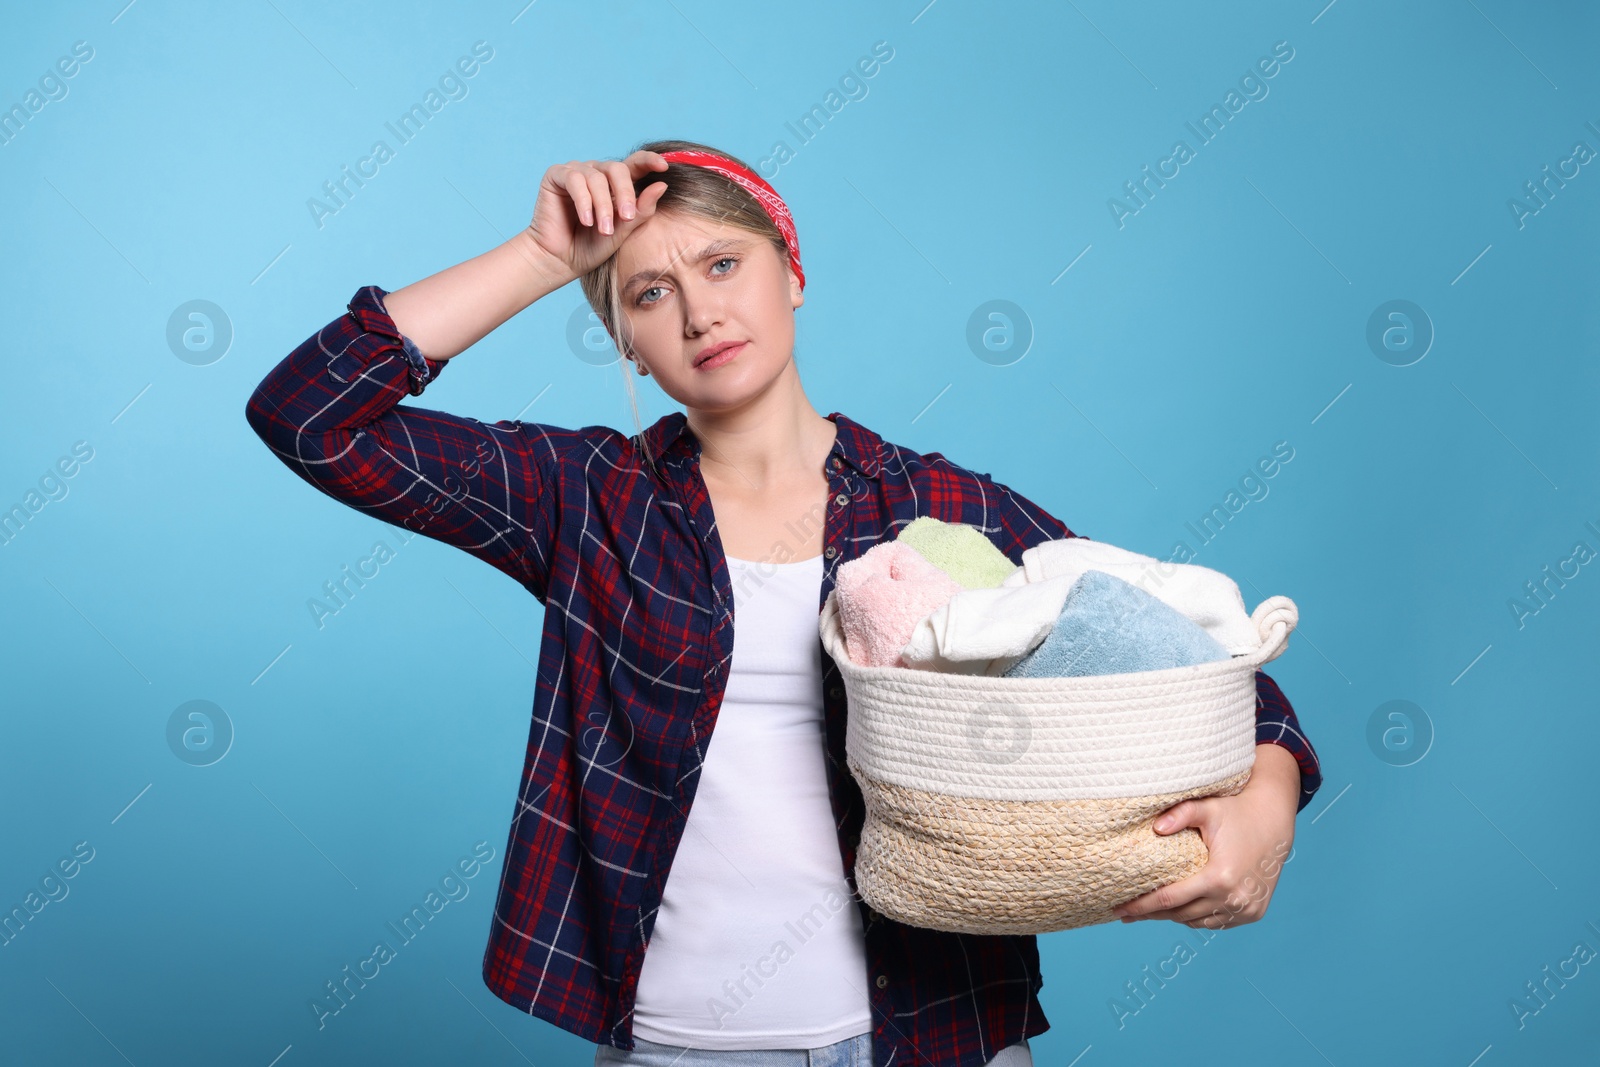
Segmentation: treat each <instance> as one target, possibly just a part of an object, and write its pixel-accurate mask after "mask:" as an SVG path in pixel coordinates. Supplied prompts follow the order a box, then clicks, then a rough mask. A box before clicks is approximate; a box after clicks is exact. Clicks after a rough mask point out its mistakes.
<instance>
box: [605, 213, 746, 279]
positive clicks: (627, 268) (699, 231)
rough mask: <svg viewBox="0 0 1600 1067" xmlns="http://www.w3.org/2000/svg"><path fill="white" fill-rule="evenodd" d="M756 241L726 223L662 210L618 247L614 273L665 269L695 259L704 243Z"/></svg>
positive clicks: (621, 276)
mask: <svg viewBox="0 0 1600 1067" xmlns="http://www.w3.org/2000/svg"><path fill="white" fill-rule="evenodd" d="M755 240H756V236H755V234H752V233H751V232H750V231H748V230H745V229H742V228H741V227H738V226H734V225H731V224H729V223H726V222H719V221H718V220H716V219H708V218H703V217H701V216H699V215H682V214H675V213H668V212H662V213H660V214H656V215H652V216H651V217H650V218H648V219H645V220H644V222H642V223H640V224H639V226H638V228H637V229H635V230H634V231H633V232H632V233H630V234H629V235H628V237H627V240H625V241H623V242H622V245H621V246H620V247H619V248H618V249H617V257H616V267H617V275H618V277H620V278H622V279H627V278H628V277H629V276H630V275H632V274H633V273H634V272H635V271H639V270H646V269H653V270H657V271H665V270H667V269H669V268H670V267H671V266H672V264H674V263H678V262H683V261H687V260H692V259H694V258H695V254H696V253H697V252H699V251H700V250H701V249H704V248H706V247H707V246H710V245H713V244H726V243H729V242H737V243H740V244H746V243H751V242H753V241H755Z"/></svg>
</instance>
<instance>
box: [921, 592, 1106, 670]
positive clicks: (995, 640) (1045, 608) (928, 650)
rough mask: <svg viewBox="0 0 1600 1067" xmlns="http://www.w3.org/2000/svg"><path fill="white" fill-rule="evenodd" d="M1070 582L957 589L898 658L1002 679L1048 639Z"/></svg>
mask: <svg viewBox="0 0 1600 1067" xmlns="http://www.w3.org/2000/svg"><path fill="white" fill-rule="evenodd" d="M1020 573H1021V571H1020V568H1019V570H1018V571H1017V572H1016V574H1018V575H1020ZM1074 580H1075V579H1068V578H1047V579H1044V580H1042V581H1038V582H1027V583H1022V582H1018V583H1017V584H1016V585H1014V586H1011V585H1002V586H997V587H994V588H991V589H963V590H962V591H961V592H959V593H956V594H955V595H954V596H952V597H951V598H950V599H949V600H947V601H945V602H944V604H943V605H941V606H940V607H939V608H937V609H936V610H935V611H934V612H933V614H931V615H928V616H926V617H925V618H923V619H921V620H919V621H918V622H917V625H916V627H915V629H913V630H912V631H911V640H910V641H909V642H908V643H907V644H906V647H905V648H903V649H901V651H900V657H901V659H903V660H904V661H905V664H906V666H908V667H915V668H917V669H919V670H929V671H943V672H945V673H946V674H986V675H989V676H991V677H993V676H996V675H1000V674H1003V673H1004V672H1005V671H1006V670H1008V669H1009V668H1010V667H1011V666H1012V665H1014V664H1015V663H1016V662H1017V661H1018V660H1020V659H1021V658H1022V657H1023V656H1025V655H1027V654H1028V653H1029V652H1031V651H1033V650H1034V648H1036V647H1037V646H1038V645H1039V644H1040V643H1041V642H1043V641H1044V639H1045V637H1047V636H1048V635H1049V633H1050V629H1051V627H1053V626H1054V625H1055V622H1056V619H1057V618H1058V617H1060V615H1061V609H1062V608H1063V607H1064V606H1065V605H1066V602H1067V593H1068V592H1070V591H1071V589H1072V583H1073V581H1074ZM1008 581H1009V579H1008Z"/></svg>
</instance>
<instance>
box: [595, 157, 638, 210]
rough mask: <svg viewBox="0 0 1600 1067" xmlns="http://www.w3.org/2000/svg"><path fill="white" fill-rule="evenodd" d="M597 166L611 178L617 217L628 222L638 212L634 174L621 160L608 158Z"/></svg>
mask: <svg viewBox="0 0 1600 1067" xmlns="http://www.w3.org/2000/svg"><path fill="white" fill-rule="evenodd" d="M597 166H598V167H599V168H600V170H602V171H603V172H605V175H606V177H607V178H609V179H610V180H611V188H610V194H611V201H612V203H613V204H615V205H616V209H617V217H618V218H619V219H621V220H622V221H624V222H626V221H628V220H629V219H631V218H633V217H634V215H635V214H637V208H636V207H635V205H634V196H633V175H632V174H631V173H629V171H628V165H627V164H626V163H623V162H622V161H621V160H607V161H606V162H604V163H600V164H597Z"/></svg>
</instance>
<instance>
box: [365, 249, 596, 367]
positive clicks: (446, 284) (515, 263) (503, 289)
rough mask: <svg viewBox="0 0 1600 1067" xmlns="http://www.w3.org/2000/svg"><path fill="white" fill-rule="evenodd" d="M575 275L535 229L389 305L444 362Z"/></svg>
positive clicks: (415, 286) (401, 292) (411, 288)
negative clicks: (537, 237) (542, 244)
mask: <svg viewBox="0 0 1600 1067" xmlns="http://www.w3.org/2000/svg"><path fill="white" fill-rule="evenodd" d="M574 277H576V276H575V275H573V274H572V273H571V272H570V271H569V270H568V269H567V268H566V266H565V265H564V264H562V263H560V262H559V261H557V260H555V259H553V258H552V257H551V256H550V254H549V253H547V252H546V251H545V250H544V249H543V248H541V247H540V246H539V244H538V242H536V241H535V240H534V239H533V232H532V230H531V228H530V229H526V230H523V231H522V232H521V233H519V234H517V235H516V236H515V237H513V238H511V240H509V241H506V242H505V243H504V244H501V245H498V246H496V247H494V248H491V249H490V250H489V251H487V252H485V253H483V255H481V256H475V257H473V258H472V259H469V260H467V261H466V262H464V263H457V264H456V265H455V266H453V267H447V268H446V269H444V270H442V271H440V272H439V273H437V274H430V275H429V276H428V277H426V278H424V279H422V280H421V281H419V282H412V283H411V284H410V285H408V286H406V287H404V288H402V289H396V290H395V291H394V292H392V293H390V294H389V295H388V296H386V297H385V298H384V306H385V307H386V308H387V309H388V311H389V316H390V317H391V318H392V319H393V320H394V324H395V327H396V329H398V330H399V331H400V333H401V334H402V335H404V336H405V337H407V338H409V339H410V340H411V342H412V343H413V344H415V345H416V347H417V348H418V349H419V350H420V351H421V352H422V353H423V355H425V356H427V357H428V358H429V359H435V360H439V361H441V362H443V361H444V360H447V359H450V358H452V357H454V356H457V355H459V354H460V353H462V352H464V351H466V350H467V349H468V348H471V347H472V346H473V345H475V344H477V343H478V342H479V341H480V340H482V339H483V338H484V337H485V336H487V335H488V334H490V333H492V332H494V330H495V328H496V327H498V326H499V325H500V324H501V323H503V322H505V321H506V320H507V319H509V318H511V317H512V316H513V315H515V314H517V312H519V311H522V310H523V309H524V308H526V307H528V306H529V305H531V304H533V303H534V302H535V301H536V300H539V299H541V298H542V297H545V296H548V295H549V294H551V293H553V292H555V291H556V290H557V289H560V288H561V287H562V286H564V285H566V284H567V283H568V282H570V281H572V279H573V278H574Z"/></svg>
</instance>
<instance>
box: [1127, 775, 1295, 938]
mask: <svg viewBox="0 0 1600 1067" xmlns="http://www.w3.org/2000/svg"><path fill="white" fill-rule="evenodd" d="M1299 800H1300V766H1299V764H1298V763H1296V762H1295V758H1294V754H1293V753H1291V752H1290V751H1289V750H1288V749H1286V748H1284V747H1283V746H1282V745H1274V744H1261V745H1257V746H1256V761H1255V766H1254V768H1253V770H1252V771H1251V774H1250V781H1249V782H1248V783H1246V785H1245V787H1244V790H1243V791H1242V792H1240V793H1238V794H1237V795H1235V796H1231V797H1201V798H1199V799H1197V800H1185V801H1183V802H1181V803H1179V804H1175V805H1173V806H1172V807H1170V808H1168V809H1167V810H1166V811H1165V812H1163V813H1162V814H1161V816H1160V817H1159V818H1157V819H1156V823H1155V830H1156V832H1157V833H1159V834H1172V833H1177V832H1178V831H1180V830H1183V829H1185V828H1186V827H1191V826H1192V827H1194V828H1195V829H1197V830H1199V831H1200V839H1201V840H1202V841H1204V842H1205V845H1206V849H1207V850H1208V851H1209V852H1210V858H1209V859H1208V860H1207V861H1206V865H1205V866H1204V867H1202V868H1201V869H1200V870H1199V871H1197V872H1195V873H1194V874H1192V875H1190V876H1189V877H1187V878H1184V879H1182V880H1181V881H1177V882H1173V883H1172V884H1171V885H1166V886H1162V887H1161V888H1159V889H1153V890H1151V891H1150V892H1148V893H1146V894H1144V895H1143V896H1138V897H1134V898H1133V899H1132V900H1130V901H1128V902H1127V903H1125V904H1122V905H1119V906H1118V907H1117V908H1115V909H1113V910H1114V911H1115V913H1116V914H1117V915H1119V916H1122V917H1123V918H1122V921H1123V922H1136V921H1138V920H1140V919H1172V920H1173V921H1174V922H1181V923H1183V924H1184V925H1185V926H1190V927H1195V928H1202V929H1207V930H1220V929H1223V928H1224V927H1231V926H1242V925H1244V924H1245V923H1253V922H1255V921H1256V920H1257V919H1259V918H1261V917H1262V916H1263V915H1265V914H1266V912H1267V902H1268V901H1269V900H1271V898H1272V891H1273V889H1274V888H1275V887H1276V886H1277V884H1278V875H1279V874H1280V873H1281V872H1282V870H1283V862H1284V858H1285V857H1286V856H1288V854H1289V850H1290V848H1291V847H1293V845H1294V817H1295V811H1296V808H1297V806H1298V804H1299Z"/></svg>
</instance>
